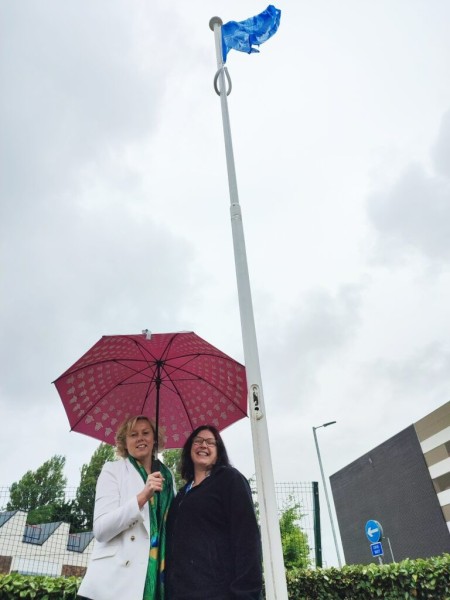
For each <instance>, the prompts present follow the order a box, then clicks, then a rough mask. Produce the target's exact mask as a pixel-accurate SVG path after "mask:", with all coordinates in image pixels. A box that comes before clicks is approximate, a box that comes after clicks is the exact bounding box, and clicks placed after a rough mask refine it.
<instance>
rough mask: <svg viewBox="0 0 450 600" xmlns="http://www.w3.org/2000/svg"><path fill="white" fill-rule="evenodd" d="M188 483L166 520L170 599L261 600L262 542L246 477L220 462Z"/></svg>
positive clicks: (176, 499) (167, 572) (179, 494)
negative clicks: (189, 486) (197, 482)
mask: <svg viewBox="0 0 450 600" xmlns="http://www.w3.org/2000/svg"><path fill="white" fill-rule="evenodd" d="M186 487H187V486H184V487H183V488H182V489H181V490H180V491H179V492H178V495H177V496H176V498H175V500H174V501H173V503H172V506H171V508H170V510H169V515H168V521H167V538H166V539H167V542H166V543H167V552H166V558H167V570H166V577H167V582H166V583H167V592H168V593H167V597H168V600H238V599H239V600H259V598H260V597H261V588H262V558H261V542H260V534H259V529H258V523H257V521H256V516H255V511H254V507H253V501H252V495H251V491H250V486H249V484H248V481H247V480H246V479H245V477H244V476H243V475H242V474H241V473H240V472H239V471H238V470H237V469H234V468H233V467H218V468H217V469H214V470H213V472H212V474H211V475H210V476H209V477H207V478H206V479H205V480H204V481H203V482H202V483H201V484H200V485H198V486H195V487H193V488H192V489H191V490H190V491H189V492H186Z"/></svg>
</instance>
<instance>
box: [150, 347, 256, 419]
mask: <svg viewBox="0 0 450 600" xmlns="http://www.w3.org/2000/svg"><path fill="white" fill-rule="evenodd" d="M197 356H203V355H201V354H198V355H197ZM233 362H236V361H233ZM163 370H164V371H165V372H166V373H167V371H166V369H165V366H164V365H163ZM176 370H177V371H178V370H183V369H182V368H181V367H179V368H177V369H176ZM186 373H189V371H186ZM195 377H196V379H197V381H203V382H204V383H206V384H207V385H209V386H210V387H211V388H213V389H215V390H216V391H217V392H219V394H221V395H222V396H223V397H224V398H226V399H227V400H228V401H229V402H231V404H233V406H235V407H236V408H237V409H238V410H240V411H241V413H242V414H243V415H244V416H247V413H246V412H245V411H243V410H242V409H241V407H240V406H239V404H237V403H236V402H235V401H234V400H233V399H232V398H231V397H230V396H228V395H227V394H225V392H223V391H222V390H221V389H220V388H218V387H217V386H216V385H214V384H213V383H212V382H211V381H208V380H207V379H205V378H204V377H201V376H200V375H195ZM167 379H169V381H170V383H171V384H172V385H173V387H174V388H175V390H176V392H177V394H178V396H179V398H180V400H181V402H182V404H183V407H184V406H185V404H184V398H183V396H182V395H181V392H180V391H179V389H178V387H177V385H176V383H175V382H176V381H183V380H182V379H176V380H173V379H172V377H171V374H169V373H167ZM164 384H165V380H164V379H163V380H162V381H161V385H164ZM165 387H166V388H167V389H169V388H168V386H167V385H165ZM186 412H187V411H186ZM189 422H191V420H190V419H189Z"/></svg>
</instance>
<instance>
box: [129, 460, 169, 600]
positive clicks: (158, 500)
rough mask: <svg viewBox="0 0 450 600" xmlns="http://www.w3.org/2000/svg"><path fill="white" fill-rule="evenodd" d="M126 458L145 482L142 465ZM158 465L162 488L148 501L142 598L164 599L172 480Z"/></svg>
mask: <svg viewBox="0 0 450 600" xmlns="http://www.w3.org/2000/svg"><path fill="white" fill-rule="evenodd" d="M128 458H129V459H130V462H131V463H132V464H133V465H134V466H135V467H136V469H137V470H138V472H139V473H140V475H141V477H142V479H143V480H144V482H146V481H147V477H148V475H147V472H146V470H145V469H144V467H143V466H142V465H141V464H140V463H139V462H138V461H137V460H136V459H135V458H133V457H132V456H129V457H128ZM159 465H160V466H159V471H160V473H161V475H162V476H163V477H164V486H163V490H162V491H161V492H158V493H157V494H154V495H153V496H152V497H151V498H150V500H149V503H148V504H149V511H150V552H149V557H148V567H147V576H146V578H145V588H144V596H143V600H164V569H165V556H166V520H167V513H168V512H169V506H170V503H171V502H172V499H173V480H172V473H171V472H170V471H169V469H168V468H167V467H166V466H165V465H163V463H162V462H160V461H159Z"/></svg>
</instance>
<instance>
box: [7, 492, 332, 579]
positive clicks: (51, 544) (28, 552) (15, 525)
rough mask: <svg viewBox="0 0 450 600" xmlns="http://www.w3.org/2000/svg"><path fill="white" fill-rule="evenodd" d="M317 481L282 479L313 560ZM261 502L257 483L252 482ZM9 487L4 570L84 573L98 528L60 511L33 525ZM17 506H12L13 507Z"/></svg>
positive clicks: (283, 497)
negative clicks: (84, 528)
mask: <svg viewBox="0 0 450 600" xmlns="http://www.w3.org/2000/svg"><path fill="white" fill-rule="evenodd" d="M315 487H317V484H314V483H276V484H275V488H276V497H277V506H278V510H279V514H280V516H281V514H282V513H283V511H285V510H286V509H287V508H289V507H293V506H295V505H298V506H299V511H300V514H301V515H302V516H301V518H300V519H299V520H298V521H297V523H296V524H298V526H299V527H300V528H301V530H302V531H303V532H304V534H305V536H304V540H305V543H306V545H307V546H306V547H305V549H304V551H305V552H306V553H307V554H308V555H309V560H310V564H311V565H312V566H314V565H316V564H318V565H319V566H320V563H319V562H317V549H318V546H319V547H320V534H319V542H318V543H317V541H316V537H317V533H316V532H317V519H318V514H319V511H318V499H317V498H315V494H316V492H315ZM76 490H77V488H66V490H65V501H66V502H69V501H71V500H73V499H74V498H75V494H76ZM252 490H253V494H254V499H255V502H257V493H256V486H255V485H254V482H253V484H252ZM9 491H10V489H9V487H0V573H2V574H5V573H10V572H19V573H22V574H29V575H50V576H61V575H62V576H69V575H76V576H82V575H84V573H85V570H86V567H87V564H88V562H89V558H90V555H91V553H92V549H93V545H94V538H93V534H92V532H90V531H88V532H83V533H71V532H70V525H69V523H67V522H65V521H64V515H58V514H56V516H55V515H54V517H53V518H54V520H53V522H52V523H42V524H34V525H30V524H28V523H27V518H28V512H26V511H23V510H8V503H9V502H10V494H9ZM9 508H11V507H9Z"/></svg>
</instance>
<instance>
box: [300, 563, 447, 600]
mask: <svg viewBox="0 0 450 600" xmlns="http://www.w3.org/2000/svg"><path fill="white" fill-rule="evenodd" d="M449 573H450V554H443V555H442V556H438V557H434V558H429V559H417V560H404V561H402V562H399V563H390V564H387V565H377V564H370V565H351V566H345V567H342V569H317V570H314V571H312V570H311V571H310V570H308V571H300V572H298V573H297V574H293V573H289V574H288V592H289V600H339V599H340V600H374V599H376V598H380V599H383V600H431V599H432V600H449V599H450V575H449Z"/></svg>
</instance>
